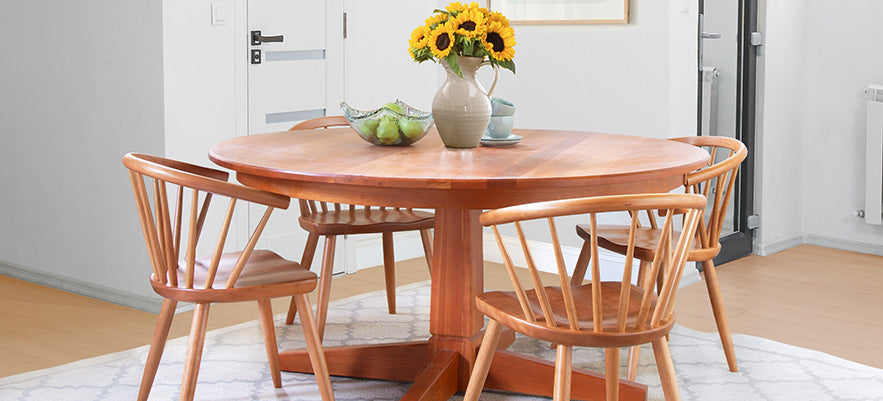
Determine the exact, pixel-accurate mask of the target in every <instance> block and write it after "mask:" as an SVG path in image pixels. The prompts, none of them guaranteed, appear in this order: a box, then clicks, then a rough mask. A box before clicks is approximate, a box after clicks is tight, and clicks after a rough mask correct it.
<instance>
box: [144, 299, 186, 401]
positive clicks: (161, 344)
mask: <svg viewBox="0 0 883 401" xmlns="http://www.w3.org/2000/svg"><path fill="white" fill-rule="evenodd" d="M177 306H178V301H173V300H171V299H163V302H162V310H161V311H160V312H159V319H158V320H157V322H156V329H155V330H154V331H153V341H151V342H150V352H149V353H148V354H147V363H146V364H145V365H144V374H143V375H141V389H140V390H139V391H138V401H147V396H148V395H149V394H150V388H151V387H152V386H153V379H154V378H155V377H156V368H157V367H159V360H160V359H161V358H162V352H163V350H164V349H165V348H166V339H167V338H168V337H169V328H171V327H172V319H173V318H174V317H175V307H177Z"/></svg>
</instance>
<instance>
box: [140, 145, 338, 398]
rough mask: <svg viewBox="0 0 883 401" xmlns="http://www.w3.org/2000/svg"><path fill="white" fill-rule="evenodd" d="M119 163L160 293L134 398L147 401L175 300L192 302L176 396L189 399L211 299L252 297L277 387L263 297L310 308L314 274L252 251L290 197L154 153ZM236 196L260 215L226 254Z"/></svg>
mask: <svg viewBox="0 0 883 401" xmlns="http://www.w3.org/2000/svg"><path fill="white" fill-rule="evenodd" d="M123 164H124V165H125V166H126V168H128V169H129V176H130V178H131V181H132V189H133V191H134V195H135V204H136V207H137V209H138V216H139V218H140V221H141V230H142V233H143V235H144V241H145V243H146V245H147V251H148V252H147V253H148V256H149V259H150V266H151V268H152V274H151V275H150V284H151V285H152V286H153V290H154V291H156V293H158V294H159V295H161V296H163V298H164V299H163V304H162V310H161V312H160V316H159V321H158V322H157V326H156V331H155V332H154V336H153V341H152V342H151V344H150V352H149V354H148V357H147V363H146V365H145V367H144V374H143V376H142V379H141V388H140V391H139V394H138V400H139V401H143V400H146V399H147V396H148V394H149V393H150V388H151V386H152V385H153V379H154V377H155V375H156V369H157V366H158V365H159V361H160V357H161V356H162V352H163V348H164V347H165V342H166V338H167V337H168V334H169V328H170V326H171V323H172V318H173V317H174V315H175V308H176V306H177V304H178V302H193V303H195V304H196V307H195V311H194V313H193V325H192V327H191V330H190V339H189V343H188V347H187V359H186V362H185V364H184V378H183V381H182V384H181V393H180V399H181V400H192V399H193V396H194V393H195V390H196V380H197V374H198V371H199V364H200V360H201V357H202V349H203V345H204V342H205V330H206V322H207V320H208V313H209V306H210V305H211V304H212V303H218V302H240V301H257V304H258V312H259V317H260V322H261V329H262V331H263V334H264V343H265V346H266V351H267V358H268V360H269V364H270V371H271V374H272V378H273V385H274V386H275V387H276V388H280V387H282V379H281V374H280V371H279V353H278V349H277V345H276V334H275V328H274V323H273V312H272V310H271V306H270V299H271V298H276V297H283V296H286V297H287V296H292V295H293V296H294V298H295V301H296V302H297V304H298V305H299V306H301V307H302V308H309V307H310V301H309V299H308V298H307V296H306V294H307V293H309V292H310V291H312V290H313V289H314V288H315V287H316V283H317V277H316V274H315V273H312V272H310V271H309V270H307V269H304V268H302V267H301V266H300V265H299V264H298V263H296V262H290V261H287V260H285V259H283V258H282V257H280V256H279V255H277V254H275V253H273V252H271V251H267V250H255V249H254V248H255V244H257V241H258V238H259V237H260V235H261V232H262V231H263V229H264V226H265V225H266V224H267V221H268V219H269V218H270V215H271V213H272V212H273V210H274V209H286V208H287V207H288V205H289V202H290V199H289V198H288V197H285V196H281V195H278V194H273V193H270V192H265V191H261V190H257V189H253V188H248V187H244V186H241V185H237V184H234V183H230V182H227V176H228V174H227V173H226V172H224V171H219V170H214V169H210V168H206V167H201V166H196V165H192V164H188V163H183V162H179V161H174V160H169V159H165V158H161V157H156V156H149V155H143V154H135V153H129V154H127V155H125V156H123ZM151 189H152V190H151ZM219 197H223V198H228V199H229V202H228V204H227V208H226V213H225V214H224V219H223V221H222V222H221V224H220V228H219V234H218V238H217V240H216V241H215V242H214V245H215V246H214V249H213V251H212V252H211V254H210V256H209V257H205V258H198V257H197V255H196V253H197V249H198V244H199V240H200V236H201V234H202V233H203V232H205V231H206V230H204V228H205V223H206V220H207V218H208V216H209V210H210V208H209V207H210V205H211V201H212V200H213V199H217V198H219ZM240 200H241V201H246V202H250V203H252V204H256V205H263V206H265V209H264V213H263V217H262V218H261V220H260V222H259V223H258V224H257V227H256V228H255V229H254V232H253V233H252V234H251V236H250V237H249V239H248V242H247V244H246V245H245V249H243V250H242V251H239V252H225V250H224V248H225V244H226V242H227V236H228V232H229V230H230V226H231V222H232V221H233V214H234V211H235V210H236V205H237V202H238V201H240ZM188 203H189V206H188ZM185 216H187V217H185ZM184 221H186V223H183V222H184ZM209 244H211V243H209ZM302 326H303V330H304V337H305V338H306V345H307V349H308V352H309V355H310V361H311V362H312V365H313V370H314V371H315V372H316V381H317V382H318V384H319V391H320V393H321V396H322V399H323V400H325V401H330V400H333V399H334V396H333V394H332V390H331V382H330V381H329V378H328V370H327V367H326V364H325V354H324V353H323V351H322V345H321V342H320V341H319V336H318V332H317V331H316V325H315V322H314V321H313V319H312V315H310V316H309V318H305V319H302Z"/></svg>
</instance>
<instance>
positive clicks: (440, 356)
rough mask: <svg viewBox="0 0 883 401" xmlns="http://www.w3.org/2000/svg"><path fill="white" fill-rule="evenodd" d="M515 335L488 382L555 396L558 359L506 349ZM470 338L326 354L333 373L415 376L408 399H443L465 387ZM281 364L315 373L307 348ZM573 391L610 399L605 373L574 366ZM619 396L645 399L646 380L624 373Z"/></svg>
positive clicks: (286, 355) (288, 354)
mask: <svg viewBox="0 0 883 401" xmlns="http://www.w3.org/2000/svg"><path fill="white" fill-rule="evenodd" d="M513 340H514V333H512V332H511V331H509V332H508V333H505V332H504V335H503V338H501V339H500V348H501V349H498V350H497V352H496V353H495V354H494V361H493V362H492V363H491V367H490V371H489V372H488V377H487V381H486V382H485V386H484V387H485V388H486V389H494V390H503V391H510V392H515V393H524V394H533V395H539V396H546V397H551V396H552V389H553V381H554V371H555V363H554V362H553V361H546V360H542V359H538V358H534V357H531V356H527V355H522V354H518V353H515V352H511V351H506V350H505V348H506V347H508V346H509V345H510V344H511V343H512V341H513ZM470 343H472V344H475V346H474V347H471V348H472V349H469V350H457V349H452V348H461V347H450V345H451V344H452V341H451V340H447V341H445V340H436V339H435V338H432V339H430V340H428V341H413V342H404V343H390V344H378V345H356V346H340V347H325V360H326V362H327V364H328V371H329V373H330V374H331V375H332V376H347V377H359V378H365V379H375V380H393V381H406V382H413V383H414V384H413V385H412V386H411V388H410V389H408V392H407V393H405V395H404V396H403V397H402V398H401V399H402V400H403V401H404V400H407V401H417V400H420V401H437V400H442V401H443V400H447V399H449V398H450V397H451V396H452V395H454V393H456V392H458V391H465V390H466V385H467V383H468V379H469V372H470V371H471V369H472V365H473V364H474V362H475V355H476V354H477V345H478V344H477V343H475V342H472V341H470ZM461 345H463V346H466V344H461ZM442 346H444V347H442ZM464 348H465V347H464ZM464 351H466V353H465V354H464V353H463V352H464ZM279 364H280V366H281V368H282V370H284V371H288V372H301V373H313V369H312V367H311V366H310V359H309V355H307V351H306V350H305V349H296V350H287V351H283V352H281V353H280V354H279ZM464 377H465V380H464V379H463V378H464ZM571 395H572V397H573V399H575V400H605V399H606V396H605V379H604V376H603V375H600V374H598V373H596V372H591V371H587V370H582V369H574V370H573V376H572V379H571ZM619 399H620V400H621V401H645V400H646V399H647V386H645V385H643V384H639V383H635V382H631V381H628V380H622V379H621V380H620V385H619Z"/></svg>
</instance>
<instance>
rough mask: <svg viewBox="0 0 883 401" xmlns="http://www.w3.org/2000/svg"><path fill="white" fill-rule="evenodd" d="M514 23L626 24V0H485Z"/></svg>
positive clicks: (627, 3) (492, 8) (627, 9)
mask: <svg viewBox="0 0 883 401" xmlns="http://www.w3.org/2000/svg"><path fill="white" fill-rule="evenodd" d="M488 8H490V9H491V10H493V11H499V12H501V13H503V15H505V16H506V17H508V18H509V21H510V22H512V23H513V24H627V23H628V22H629V0H488Z"/></svg>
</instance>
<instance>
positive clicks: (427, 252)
mask: <svg viewBox="0 0 883 401" xmlns="http://www.w3.org/2000/svg"><path fill="white" fill-rule="evenodd" d="M420 239H421V240H422V241H423V256H424V257H426V267H428V268H429V276H430V277H432V230H430V229H428V228H427V229H425V230H420Z"/></svg>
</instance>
